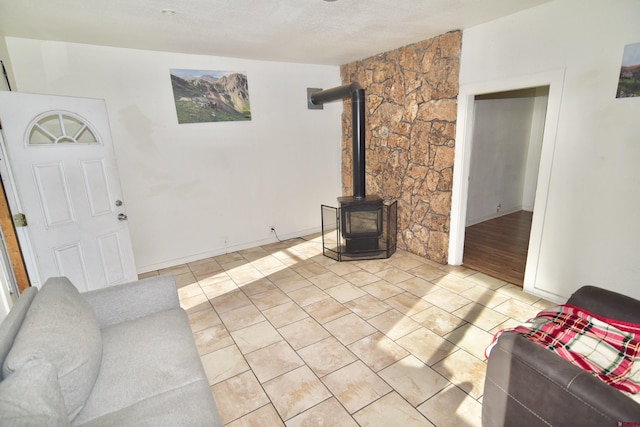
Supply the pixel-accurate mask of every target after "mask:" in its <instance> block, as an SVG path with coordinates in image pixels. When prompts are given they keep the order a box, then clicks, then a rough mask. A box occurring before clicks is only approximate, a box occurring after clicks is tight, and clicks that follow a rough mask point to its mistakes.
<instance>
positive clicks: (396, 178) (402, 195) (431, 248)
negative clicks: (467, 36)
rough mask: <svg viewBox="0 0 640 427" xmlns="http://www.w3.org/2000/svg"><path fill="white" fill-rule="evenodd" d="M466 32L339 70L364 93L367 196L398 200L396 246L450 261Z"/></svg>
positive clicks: (346, 168)
mask: <svg viewBox="0 0 640 427" xmlns="http://www.w3.org/2000/svg"><path fill="white" fill-rule="evenodd" d="M461 47H462V32H460V31H454V32H450V33H446V34H443V35H440V36H438V37H435V38H432V39H429V40H425V41H422V42H419V43H415V44H412V45H409V46H406V47H403V48H400V49H397V50H394V51H390V52H385V53H382V54H379V55H377V56H374V57H371V58H368V59H364V60H361V61H356V62H353V63H350V64H346V65H343V66H341V67H340V74H341V78H342V82H343V83H344V84H348V83H351V82H353V81H357V82H359V83H360V84H361V85H362V87H363V88H364V89H365V95H366V100H367V107H366V131H365V134H366V177H365V180H366V194H370V195H378V196H380V197H382V198H384V199H397V200H398V247H399V248H400V249H406V250H408V251H409V252H412V253H415V254H417V255H420V256H426V257H427V258H428V259H431V260H433V261H436V262H439V263H443V264H444V263H446V262H447V253H448V246H449V218H450V211H451V187H452V177H453V153H454V144H455V139H454V138H455V130H456V114H457V101H456V99H457V96H458V75H459V69H460V49H461ZM350 104H351V102H350V101H345V108H344V113H343V115H342V129H343V137H342V186H343V195H351V194H353V191H352V175H351V171H352V157H351V150H352V142H351V105H350Z"/></svg>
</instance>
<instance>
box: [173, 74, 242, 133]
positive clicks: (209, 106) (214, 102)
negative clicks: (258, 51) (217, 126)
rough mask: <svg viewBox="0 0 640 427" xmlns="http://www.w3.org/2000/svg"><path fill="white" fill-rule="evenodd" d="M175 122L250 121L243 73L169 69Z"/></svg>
mask: <svg viewBox="0 0 640 427" xmlns="http://www.w3.org/2000/svg"><path fill="white" fill-rule="evenodd" d="M170 74H171V86H172V87H173V99H174V101H175V104H176V113H177V115H178V123H180V124H182V123H203V122H229V121H246V120H251V104H250V103H249V86H248V84H247V74H246V73H244V72H239V71H209V70H179V69H171V70H170Z"/></svg>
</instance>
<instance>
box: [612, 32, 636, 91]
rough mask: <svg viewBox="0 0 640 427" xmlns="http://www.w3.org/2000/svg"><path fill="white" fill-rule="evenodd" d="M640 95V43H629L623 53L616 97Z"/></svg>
mask: <svg viewBox="0 0 640 427" xmlns="http://www.w3.org/2000/svg"><path fill="white" fill-rule="evenodd" d="M634 96H640V43H632V44H628V45H626V46H625V47H624V53H623V54H622V65H621V67H620V78H619V79H618V89H617V90H616V98H630V97H634Z"/></svg>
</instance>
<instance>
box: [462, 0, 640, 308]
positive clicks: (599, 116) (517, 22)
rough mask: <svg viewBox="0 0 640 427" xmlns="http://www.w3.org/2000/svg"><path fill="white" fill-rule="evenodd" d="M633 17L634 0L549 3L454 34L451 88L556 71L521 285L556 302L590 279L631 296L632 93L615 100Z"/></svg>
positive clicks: (637, 266)
mask: <svg viewBox="0 0 640 427" xmlns="http://www.w3.org/2000/svg"><path fill="white" fill-rule="evenodd" d="M639 16H640V2H638V1H636V0H609V1H606V2H603V1H600V0H555V1H553V2H549V3H546V4H544V5H541V6H538V7H536V8H533V9H529V10H526V11H524V12H521V13H517V14H513V15H510V16H508V17H505V18H502V19H499V20H496V21H492V22H490V23H487V24H483V25H480V26H477V27H474V28H471V29H469V30H466V31H464V33H463V42H462V54H461V69H460V87H461V92H463V91H464V87H465V86H471V85H474V84H478V83H481V82H491V81H504V80H509V79H518V78H521V77H522V76H527V75H533V74H536V73H545V72H549V71H554V70H564V84H563V85H562V93H561V97H560V98H561V105H560V107H559V109H558V111H559V112H558V113H557V114H558V117H557V118H556V119H557V130H556V133H555V141H554V142H555V145H554V149H553V159H552V168H551V175H550V178H549V179H550V180H549V185H548V188H549V190H548V194H547V195H546V209H545V215H544V218H543V221H542V224H543V225H542V235H541V239H540V248H539V249H540V251H539V256H538V258H537V259H536V260H534V261H535V263H536V265H537V269H536V275H535V277H533V278H531V281H530V282H529V283H526V282H525V289H526V290H527V291H529V292H532V293H535V294H538V295H541V296H547V297H549V298H555V299H562V298H566V297H568V296H569V295H570V294H571V293H572V292H573V291H574V290H575V289H577V288H578V287H579V286H581V285H583V284H587V283H590V284H595V285H600V286H603V287H606V288H609V289H612V290H615V291H618V292H622V293H625V294H628V295H631V296H633V297H635V298H640V287H639V286H638V285H637V282H638V276H639V273H640V263H639V262H638V260H639V259H640V221H638V212H640V194H639V192H640V167H638V165H639V164H640V143H639V141H640V140H639V135H640V127H639V126H638V123H639V122H638V117H640V98H626V99H616V98H615V93H616V87H617V81H618V75H619V72H620V63H621V59H622V52H623V49H624V46H625V45H626V44H630V43H637V42H640V25H638V17H639ZM489 47H490V48H489ZM551 90H552V92H553V90H554V89H553V87H552V89H551ZM550 98H551V93H550ZM554 102H555V100H554ZM458 131H459V132H460V129H459V130H458ZM536 209H537V207H536ZM525 281H526V279H525Z"/></svg>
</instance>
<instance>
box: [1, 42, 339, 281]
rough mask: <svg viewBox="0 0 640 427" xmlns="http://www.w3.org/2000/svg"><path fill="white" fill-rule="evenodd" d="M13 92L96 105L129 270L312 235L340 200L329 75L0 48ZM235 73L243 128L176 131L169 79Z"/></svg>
mask: <svg viewBox="0 0 640 427" xmlns="http://www.w3.org/2000/svg"><path fill="white" fill-rule="evenodd" d="M7 46H8V51H9V54H10V58H11V62H12V68H13V73H14V75H15V79H16V82H17V86H18V89H19V90H20V91H22V92H31V93H42V94H52V95H69V96H80V97H92V98H104V99H105V100H106V104H107V108H108V112H109V118H110V122H111V129H112V133H113V141H114V147H115V151H116V157H117V161H118V166H119V169H120V176H121V181H122V186H123V193H124V195H125V202H126V206H127V214H128V217H129V227H130V230H131V237H132V242H133V247H134V252H135V257H136V266H137V269H138V271H139V272H144V271H148V270H152V269H156V268H159V267H167V266H171V265H175V264H177V263H182V262H186V261H192V260H195V259H200V258H204V257H207V256H212V255H217V254H221V253H225V252H231V251H233V250H237V249H241V248H246V247H251V246H256V245H259V244H264V243H267V242H270V241H275V238H274V237H273V235H272V234H271V233H270V231H269V227H270V226H271V225H275V227H276V230H277V232H278V234H279V236H280V237H281V238H283V237H292V236H300V235H305V234H307V233H311V232H316V231H319V230H320V225H321V220H320V205H321V204H322V203H325V204H335V203H336V201H335V200H336V197H337V196H339V195H340V191H341V187H340V166H341V163H340V162H341V160H340V140H341V119H340V114H341V110H342V104H341V103H333V104H327V105H325V107H324V110H308V109H307V100H306V88H307V87H319V88H329V87H333V86H337V85H340V73H339V67H333V66H317V65H302V64H290V63H278V62H264V61H250V60H241V59H234V58H220V57H212V56H199V55H186V54H176V53H166V52H154V51H141V50H131V49H121V48H110V47H102V46H92V45H82V44H72V43H62V42H51V41H40V40H30V39H21V38H7ZM171 68H185V69H204V70H230V71H244V72H246V73H247V78H248V83H249V96H250V101H251V113H252V120H251V121H250V122H220V123H200V124H182V125H179V124H178V123H177V118H176V112H175V106H174V103H173V94H172V89H171V83H170V78H169V69H171Z"/></svg>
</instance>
